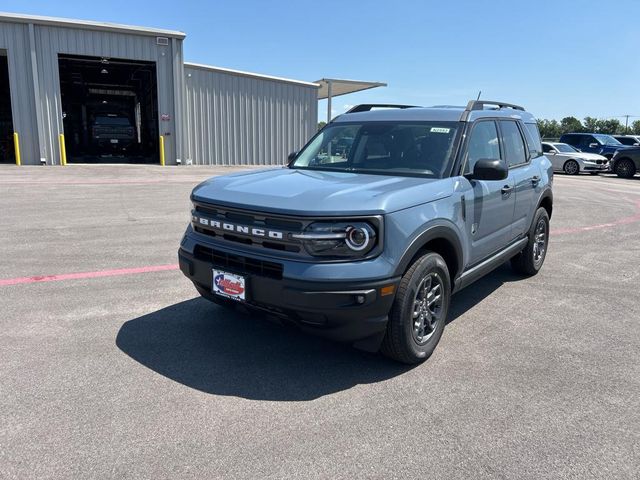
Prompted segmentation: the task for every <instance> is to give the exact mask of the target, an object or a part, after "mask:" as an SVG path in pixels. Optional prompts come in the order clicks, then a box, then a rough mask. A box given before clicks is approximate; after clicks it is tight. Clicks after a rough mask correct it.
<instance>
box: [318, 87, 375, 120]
mask: <svg viewBox="0 0 640 480" xmlns="http://www.w3.org/2000/svg"><path fill="white" fill-rule="evenodd" d="M314 83H317V84H318V85H320V88H319V89H318V100H324V99H325V98H326V99H327V123H329V122H330V121H331V99H332V98H333V97H338V96H340V95H346V94H348V93H355V92H361V91H363V90H369V89H370V88H376V87H386V86H387V84H386V83H382V82H363V81H360V80H341V79H339V78H322V79H320V80H318V81H317V82H314Z"/></svg>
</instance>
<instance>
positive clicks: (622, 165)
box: [615, 158, 636, 178]
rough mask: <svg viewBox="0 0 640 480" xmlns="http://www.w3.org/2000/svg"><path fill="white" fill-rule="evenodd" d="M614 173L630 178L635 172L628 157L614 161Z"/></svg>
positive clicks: (634, 167)
mask: <svg viewBox="0 0 640 480" xmlns="http://www.w3.org/2000/svg"><path fill="white" fill-rule="evenodd" d="M615 171H616V175H618V176H619V177H622V178H631V177H633V176H634V175H635V174H636V166H635V164H634V163H633V162H632V161H631V160H630V159H628V158H622V159H620V160H618V161H617V162H616V167H615Z"/></svg>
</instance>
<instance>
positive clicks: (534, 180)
mask: <svg viewBox="0 0 640 480" xmlns="http://www.w3.org/2000/svg"><path fill="white" fill-rule="evenodd" d="M539 182H540V177H539V176H538V175H534V176H533V177H532V178H531V183H532V184H533V186H534V187H536V186H538V183H539Z"/></svg>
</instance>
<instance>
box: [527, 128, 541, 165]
mask: <svg viewBox="0 0 640 480" xmlns="http://www.w3.org/2000/svg"><path fill="white" fill-rule="evenodd" d="M524 125H525V127H526V128H525V129H524V136H525V140H526V141H527V148H528V149H529V156H530V157H531V158H536V157H539V156H540V155H542V140H541V139H540V131H539V130H538V125H536V124H535V123H525V124H524Z"/></svg>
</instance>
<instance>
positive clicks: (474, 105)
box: [467, 100, 524, 112]
mask: <svg viewBox="0 0 640 480" xmlns="http://www.w3.org/2000/svg"><path fill="white" fill-rule="evenodd" d="M485 105H495V106H496V107H498V108H513V109H514V110H522V111H523V112H524V107H521V106H520V105H514V104H513V103H506V102H496V101H493V100H471V101H470V102H469V103H468V104H467V110H484V107H485Z"/></svg>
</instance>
